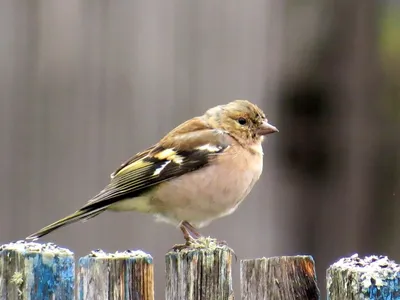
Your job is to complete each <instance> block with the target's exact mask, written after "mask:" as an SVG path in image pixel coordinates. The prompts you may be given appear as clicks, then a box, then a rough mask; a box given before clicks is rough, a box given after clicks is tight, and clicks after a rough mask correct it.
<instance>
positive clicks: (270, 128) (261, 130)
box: [257, 121, 279, 135]
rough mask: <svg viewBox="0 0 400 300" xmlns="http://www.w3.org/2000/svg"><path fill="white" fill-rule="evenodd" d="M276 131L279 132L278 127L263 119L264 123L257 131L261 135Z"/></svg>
mask: <svg viewBox="0 0 400 300" xmlns="http://www.w3.org/2000/svg"><path fill="white" fill-rule="evenodd" d="M274 132H279V130H278V128H276V127H275V126H273V125H271V124H269V123H268V122H267V121H263V123H262V124H261V125H260V126H259V127H258V129H257V133H258V134H259V135H267V134H270V133H274Z"/></svg>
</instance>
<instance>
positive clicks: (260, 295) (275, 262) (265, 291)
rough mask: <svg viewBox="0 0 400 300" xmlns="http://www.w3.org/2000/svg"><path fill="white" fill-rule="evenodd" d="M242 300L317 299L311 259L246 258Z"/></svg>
mask: <svg viewBox="0 0 400 300" xmlns="http://www.w3.org/2000/svg"><path fill="white" fill-rule="evenodd" d="M240 281H241V294H242V300H262V299H274V300H292V299H293V300H295V299H296V300H297V299H307V300H317V299H319V297H320V293H319V289H318V286H317V282H316V275H315V266H314V260H313V259H312V257H311V256H282V257H271V258H257V259H246V260H242V261H241V262H240Z"/></svg>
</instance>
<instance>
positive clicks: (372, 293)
mask: <svg viewBox="0 0 400 300" xmlns="http://www.w3.org/2000/svg"><path fill="white" fill-rule="evenodd" d="M233 257H234V254H233V252H232V250H231V249H229V248H228V247H226V246H219V245H217V244H213V242H212V241H211V242H210V241H207V243H205V244H204V245H198V247H193V248H190V249H183V250H181V251H170V252H168V253H167V254H166V256H165V263H166V266H165V267H166V288H165V298H164V299H167V300H217V299H218V300H221V299H222V300H225V299H227V300H228V299H234V296H233V287H232V273H231V266H232V259H233ZM153 267H154V266H153V258H152V257H151V256H150V255H149V254H147V253H145V252H143V251H124V252H116V253H105V252H103V251H101V250H96V251H92V252H91V253H90V254H89V255H87V256H84V257H81V258H80V259H79V260H78V264H77V273H75V259H74V254H73V252H71V251H70V250H68V249H65V248H61V247H58V246H56V245H54V244H51V243H48V244H40V243H34V242H25V241H19V242H13V243H9V244H6V245H3V246H0V299H2V300H3V299H6V300H14V299H15V300H17V299H18V300H19V299H24V300H25V299H26V300H39V299H40V300H47V299H49V300H50V299H56V300H72V299H76V298H77V299H78V300H92V299H93V300H98V299H121V300H131V299H132V300H153V299H155V297H154V274H153ZM399 281H400V267H399V266H398V265H397V264H396V263H395V262H393V261H390V260H389V259H388V258H387V257H386V256H379V257H378V256H369V257H365V258H360V257H358V256H357V255H353V256H351V257H348V258H343V259H340V260H339V261H338V262H336V263H334V264H333V265H331V266H330V267H329V269H328V270H327V293H328V299H330V300H347V299H352V300H354V299H384V300H387V299H400V285H399ZM240 282H241V298H240V299H242V300H253V299H254V300H261V299H274V300H280V299H282V300H291V299H309V300H313V299H320V292H319V289H318V286H317V278H316V274H315V265H314V260H313V258H312V257H311V256H282V257H271V258H258V259H245V260H241V261H240ZM75 286H76V288H77V291H75ZM162 298H163V297H162V296H158V297H157V299H162Z"/></svg>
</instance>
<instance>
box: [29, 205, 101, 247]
mask: <svg viewBox="0 0 400 300" xmlns="http://www.w3.org/2000/svg"><path fill="white" fill-rule="evenodd" d="M106 209H107V206H106V207H101V208H97V209H94V210H91V209H88V208H82V209H80V210H78V211H76V212H74V213H73V214H71V215H69V216H66V217H65V218H63V219H61V220H58V221H57V222H54V223H52V224H50V225H48V226H46V227H43V228H42V229H40V230H39V231H38V232H35V233H33V234H31V235H30V236H28V237H27V238H26V239H28V240H36V239H38V238H40V237H42V236H44V235H46V234H49V233H50V232H52V231H54V230H56V229H58V228H60V227H63V226H65V225H68V224H71V223H75V222H77V221H80V220H88V219H90V218H93V217H95V216H97V215H98V214H100V213H102V212H103V211H105V210H106Z"/></svg>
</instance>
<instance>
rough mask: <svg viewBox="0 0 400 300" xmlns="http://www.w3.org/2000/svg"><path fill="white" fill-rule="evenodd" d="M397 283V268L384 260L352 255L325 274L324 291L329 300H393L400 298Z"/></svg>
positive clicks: (398, 279) (399, 270) (399, 275)
mask: <svg viewBox="0 0 400 300" xmlns="http://www.w3.org/2000/svg"><path fill="white" fill-rule="evenodd" d="M399 281H400V266H399V265H398V264H396V263H395V262H394V261H391V260H389V259H388V257H387V256H376V255H372V256H367V257H364V258H360V257H358V255H357V254H354V255H352V256H350V257H346V258H342V259H340V260H339V261H337V262H336V263H334V264H332V265H331V266H330V267H329V269H328V270H327V290H328V296H329V299H331V300H339V299H340V300H343V299H363V297H368V298H373V299H375V298H378V297H389V296H391V297H392V298H393V299H394V297H400V292H399V285H400V284H399ZM384 299H386V298H384ZM388 299H389V298H388ZM396 299H397V298H396Z"/></svg>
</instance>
